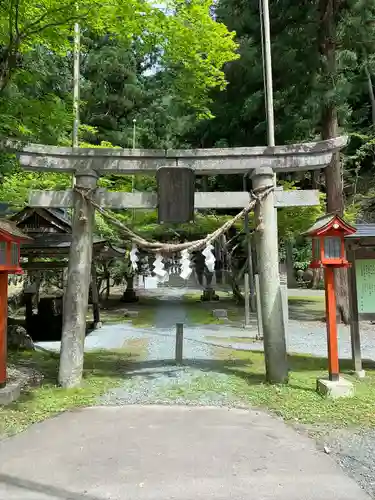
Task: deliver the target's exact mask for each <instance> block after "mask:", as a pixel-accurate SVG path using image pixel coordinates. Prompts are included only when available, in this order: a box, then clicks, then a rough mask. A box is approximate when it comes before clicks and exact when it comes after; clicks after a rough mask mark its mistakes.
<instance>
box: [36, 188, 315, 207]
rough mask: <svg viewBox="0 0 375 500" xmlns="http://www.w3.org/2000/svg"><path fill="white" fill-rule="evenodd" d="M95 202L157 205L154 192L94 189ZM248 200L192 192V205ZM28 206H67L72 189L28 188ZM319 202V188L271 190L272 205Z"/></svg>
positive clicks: (233, 195) (231, 194) (241, 196)
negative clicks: (45, 189)
mask: <svg viewBox="0 0 375 500" xmlns="http://www.w3.org/2000/svg"><path fill="white" fill-rule="evenodd" d="M95 201H96V203H97V204H98V205H100V206H101V207H103V208H114V209H117V210H120V209H126V208H129V209H136V208H139V209H143V210H154V209H156V208H157V194H156V193H113V192H106V191H105V190H98V191H97V193H96V195H95ZM249 201H250V197H249V193H247V192H244V191H239V192H208V193H204V192H197V193H195V208H196V209H198V210H204V209H214V208H216V209H225V208H238V209H242V208H244V207H245V206H246V205H247V204H248V203H249ZM29 205H30V206H31V207H50V208H57V207H61V208H71V206H72V191H71V190H67V191H31V193H30V197H29ZM316 205H319V191H317V190H306V191H297V190H295V191H282V190H276V191H275V207H276V208H283V207H306V206H316Z"/></svg>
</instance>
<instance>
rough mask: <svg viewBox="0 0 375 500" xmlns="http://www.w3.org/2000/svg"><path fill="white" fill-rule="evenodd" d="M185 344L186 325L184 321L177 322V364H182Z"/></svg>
mask: <svg viewBox="0 0 375 500" xmlns="http://www.w3.org/2000/svg"><path fill="white" fill-rule="evenodd" d="M183 346H184V325H183V323H176V355H175V359H176V364H177V365H180V364H182V359H183Z"/></svg>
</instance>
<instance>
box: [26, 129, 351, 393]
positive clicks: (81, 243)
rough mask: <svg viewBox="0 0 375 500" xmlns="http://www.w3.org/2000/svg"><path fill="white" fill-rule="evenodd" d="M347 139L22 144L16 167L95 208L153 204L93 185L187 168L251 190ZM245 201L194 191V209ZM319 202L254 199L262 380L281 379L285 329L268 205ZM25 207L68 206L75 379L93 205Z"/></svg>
mask: <svg viewBox="0 0 375 500" xmlns="http://www.w3.org/2000/svg"><path fill="white" fill-rule="evenodd" d="M346 140H347V139H346V137H337V138H335V139H331V140H327V141H320V142H312V143H304V144H294V145H288V146H276V147H251V148H226V149H220V148H218V149H198V150H167V151H164V150H137V149H135V150H124V149H101V148H100V149H96V148H95V149H86V148H82V149H81V148H79V149H77V148H60V147H54V146H44V145H29V146H27V147H24V148H22V149H21V151H19V152H18V156H19V160H20V163H21V165H22V166H23V167H24V168H25V169H27V170H36V171H39V172H43V171H44V172H50V171H54V172H61V173H73V174H74V175H75V178H76V186H77V188H80V189H82V190H89V191H90V192H91V193H92V199H93V200H94V201H95V202H96V203H97V204H99V205H100V206H101V207H103V208H105V207H108V208H114V209H125V208H127V209H136V208H143V209H153V208H155V207H157V194H156V193H113V192H106V191H105V190H102V189H97V181H98V177H99V175H100V174H102V175H106V174H111V175H113V174H122V175H129V174H155V172H156V170H157V169H158V168H160V167H165V166H169V167H189V168H191V169H193V170H194V172H195V173H196V174H198V175H215V174H242V175H244V174H249V175H251V179H252V183H253V189H254V190H257V189H262V188H263V189H264V188H265V187H270V186H273V183H274V179H273V175H274V173H278V172H293V171H306V170H314V169H322V168H325V167H326V166H327V165H328V164H329V163H330V161H331V158H332V155H333V153H335V152H336V151H338V150H340V149H341V148H342V147H343V146H345V144H346ZM249 202H250V194H249V193H246V192H224V193H223V192H220V193H217V192H207V193H204V192H199V193H198V192H197V193H195V208H196V209H207V208H214V209H215V208H240V209H243V208H244V207H246V206H247V205H248V204H249ZM317 204H319V197H318V192H317V191H291V192H284V191H282V190H278V189H276V190H275V191H274V192H272V191H271V193H270V194H269V195H268V196H267V197H266V198H265V199H264V200H263V201H262V203H261V206H259V204H257V209H256V212H257V213H256V215H257V216H258V217H260V216H261V218H262V222H263V224H261V226H262V229H261V230H258V231H257V233H258V234H257V255H258V258H259V282H260V295H261V297H260V298H261V305H262V320H263V334H264V349H265V358H266V374H267V379H268V381H269V382H274V383H283V382H286V381H287V379H288V366H287V357H286V343H285V326H284V319H283V312H282V299H281V291H280V277H279V262H278V238H277V211H276V210H275V208H279V207H288V206H289V207H290V206H312V205H317ZM29 205H30V206H32V207H61V208H64V207H66V208H71V207H73V208H74V218H73V228H72V242H71V249H70V256H69V268H68V282H67V289H66V294H65V299H64V313H63V314H64V317H63V332H62V348H61V358H60V372H59V383H60V384H61V385H62V386H63V387H73V386H76V385H78V384H79V383H80V381H81V377H82V368H83V355H84V339H85V323H86V311H87V298H88V292H89V283H90V269H91V258H92V241H93V233H94V210H95V209H94V207H93V206H92V205H91V204H90V203H88V202H87V201H86V200H85V198H84V197H83V196H82V195H80V194H79V193H78V192H77V191H73V190H66V191H32V192H31V194H30V199H29Z"/></svg>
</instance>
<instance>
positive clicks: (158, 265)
mask: <svg viewBox="0 0 375 500" xmlns="http://www.w3.org/2000/svg"><path fill="white" fill-rule="evenodd" d="M153 271H154V273H155V274H156V277H157V278H158V280H159V281H160V282H161V283H163V282H165V281H168V279H169V275H168V272H167V271H166V270H165V269H164V262H163V257H162V256H161V255H160V253H157V254H156V255H155V260H154V269H153Z"/></svg>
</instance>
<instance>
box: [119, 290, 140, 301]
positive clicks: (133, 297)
mask: <svg viewBox="0 0 375 500" xmlns="http://www.w3.org/2000/svg"><path fill="white" fill-rule="evenodd" d="M138 300H139V298H138V297H137V294H136V293H135V290H125V292H124V293H123V294H122V297H121V302H127V303H131V302H138Z"/></svg>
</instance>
